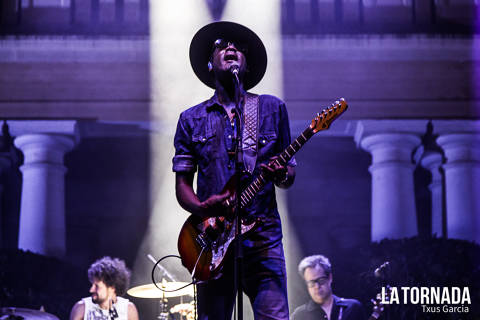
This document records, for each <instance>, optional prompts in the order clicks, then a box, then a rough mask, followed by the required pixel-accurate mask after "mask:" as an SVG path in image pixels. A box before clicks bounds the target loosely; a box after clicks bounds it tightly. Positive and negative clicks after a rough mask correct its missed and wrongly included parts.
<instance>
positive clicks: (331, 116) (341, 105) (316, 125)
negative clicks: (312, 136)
mask: <svg viewBox="0 0 480 320" xmlns="http://www.w3.org/2000/svg"><path fill="white" fill-rule="evenodd" d="M347 108H348V105H347V102H346V101H345V99H343V98H341V99H340V100H337V101H335V103H332V105H331V106H330V107H328V108H326V109H323V111H322V112H320V113H317V115H316V117H315V118H313V120H312V124H311V125H310V129H312V131H313V133H317V132H318V131H320V130H327V129H328V128H329V127H330V124H331V123H332V122H333V120H335V119H336V118H338V117H339V116H340V115H341V114H342V113H344V112H345V110H347Z"/></svg>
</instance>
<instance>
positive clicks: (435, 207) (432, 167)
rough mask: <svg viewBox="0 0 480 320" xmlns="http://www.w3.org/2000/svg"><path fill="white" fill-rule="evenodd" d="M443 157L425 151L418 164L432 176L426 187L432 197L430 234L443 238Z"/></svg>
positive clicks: (436, 153)
mask: <svg viewBox="0 0 480 320" xmlns="http://www.w3.org/2000/svg"><path fill="white" fill-rule="evenodd" d="M442 161H443V157H442V155H441V154H440V153H439V152H432V151H427V152H426V153H424V154H423V155H422V159H421V160H420V164H421V165H422V167H424V168H426V169H428V170H429V171H430V173H431V174H432V182H431V183H430V185H429V186H428V187H429V189H430V192H431V195H432V200H431V203H432V234H436V235H437V236H438V237H442V236H443V183H442V182H443V177H442V173H441V171H440V170H441V166H442Z"/></svg>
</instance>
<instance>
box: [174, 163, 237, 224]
mask: <svg viewBox="0 0 480 320" xmlns="http://www.w3.org/2000/svg"><path fill="white" fill-rule="evenodd" d="M193 175H194V174H193V173H183V172H177V174H176V178H175V193H176V195H177V201H178V203H179V204H180V206H182V208H183V209H185V210H187V211H188V212H190V213H192V214H195V215H197V216H200V217H202V218H205V217H210V216H218V215H222V214H223V213H224V209H225V203H224V201H225V200H226V199H227V198H228V197H229V196H230V194H229V193H228V191H227V192H225V193H223V194H214V195H212V196H210V197H209V198H208V199H207V200H205V201H203V202H201V201H200V200H199V199H198V197H197V195H196V194H195V191H193Z"/></svg>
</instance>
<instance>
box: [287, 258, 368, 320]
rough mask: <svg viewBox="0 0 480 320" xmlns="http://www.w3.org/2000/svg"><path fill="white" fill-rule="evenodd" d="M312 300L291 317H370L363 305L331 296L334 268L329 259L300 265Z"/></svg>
mask: <svg viewBox="0 0 480 320" xmlns="http://www.w3.org/2000/svg"><path fill="white" fill-rule="evenodd" d="M298 272H299V273H300V275H301V276H302V278H303V279H304V280H305V284H306V285H307V289H308V293H309V294H310V297H311V300H310V301H309V302H307V303H306V304H304V305H301V306H300V307H298V308H297V309H295V311H294V312H293V314H292V317H291V319H292V320H319V319H325V320H327V319H328V320H364V319H366V318H367V317H366V316H365V312H364V310H363V307H362V305H361V303H360V302H359V301H358V300H354V299H344V298H339V297H337V296H335V295H334V294H333V293H332V265H331V264H330V261H329V260H328V258H327V257H325V256H322V255H313V256H308V257H305V258H304V259H303V260H302V261H300V264H299V265H298Z"/></svg>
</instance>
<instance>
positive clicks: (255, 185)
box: [240, 127, 315, 209]
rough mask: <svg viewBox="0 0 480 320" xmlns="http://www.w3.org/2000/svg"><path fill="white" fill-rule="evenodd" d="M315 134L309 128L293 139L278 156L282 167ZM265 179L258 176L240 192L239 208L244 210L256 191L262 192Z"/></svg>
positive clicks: (262, 175) (263, 176)
mask: <svg viewBox="0 0 480 320" xmlns="http://www.w3.org/2000/svg"><path fill="white" fill-rule="evenodd" d="M314 134H315V132H314V131H313V130H312V129H311V128H310V127H307V128H306V129H305V130H304V131H303V132H302V134H301V135H300V136H298V137H297V139H295V141H293V142H292V143H291V144H290V145H289V146H288V147H287V148H285V150H283V152H282V153H280V155H279V156H278V158H279V160H278V161H279V162H280V164H282V165H285V164H287V163H288V161H290V159H291V158H292V157H293V155H294V154H295V153H297V152H298V150H300V149H301V148H302V147H303V145H304V144H305V143H306V142H307V141H308V140H309V139H310V138H311V137H312V136H313V135H314ZM267 182H268V181H267V178H266V177H265V174H264V173H263V172H262V173H260V175H259V176H258V177H257V178H256V179H255V180H254V181H253V182H252V183H250V185H249V186H248V187H247V188H246V189H245V190H244V191H243V192H242V194H241V195H240V208H242V209H243V208H245V207H246V206H247V205H248V204H249V203H250V201H252V199H253V198H254V197H255V195H256V194H257V193H258V191H260V190H262V188H263V187H264V186H265V184H266V183H267Z"/></svg>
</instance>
